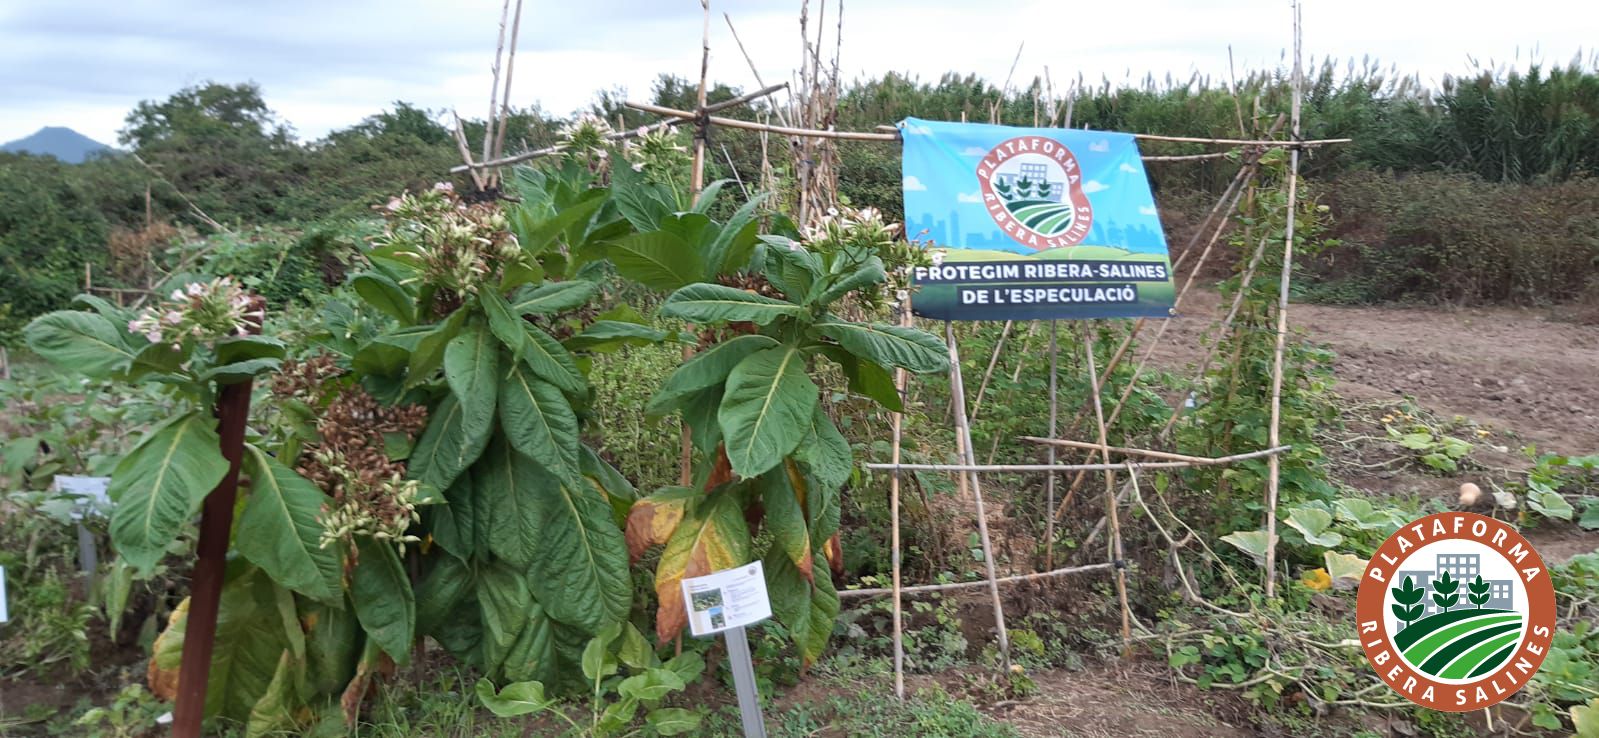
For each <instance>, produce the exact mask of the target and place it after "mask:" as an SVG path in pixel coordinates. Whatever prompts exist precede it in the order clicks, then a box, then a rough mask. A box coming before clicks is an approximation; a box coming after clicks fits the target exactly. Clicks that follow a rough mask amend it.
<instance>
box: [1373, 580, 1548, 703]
mask: <svg viewBox="0 0 1599 738" xmlns="http://www.w3.org/2000/svg"><path fill="white" fill-rule="evenodd" d="M1438 558H1439V561H1440V563H1439V566H1438V569H1437V571H1436V572H1428V571H1406V572H1400V573H1401V574H1402V575H1403V576H1404V579H1403V580H1402V581H1401V583H1400V586H1398V587H1394V588H1392V589H1391V590H1389V591H1390V594H1392V595H1393V598H1394V604H1393V605H1392V606H1391V607H1392V611H1393V615H1394V617H1396V618H1397V619H1398V621H1399V623H1400V624H1401V625H1400V628H1399V632H1398V633H1397V634H1395V635H1394V637H1393V640H1394V646H1395V647H1397V648H1398V650H1399V654H1400V656H1401V657H1402V658H1404V660H1405V661H1406V662H1407V663H1409V664H1410V665H1411V666H1412V667H1414V668H1415V669H1416V670H1417V671H1420V672H1422V673H1423V674H1426V675H1428V676H1432V677H1436V678H1439V679H1457V680H1458V679H1475V678H1478V677H1481V676H1484V675H1486V674H1490V673H1493V672H1494V671H1495V670H1497V669H1498V668H1499V667H1501V666H1503V665H1504V664H1505V663H1506V662H1508V661H1509V660H1510V658H1511V656H1512V655H1514V654H1515V652H1516V648H1517V647H1518V646H1520V645H1521V639H1522V634H1523V631H1524V626H1525V622H1526V617H1525V616H1524V615H1523V614H1522V613H1520V612H1517V611H1516V610H1515V609H1513V608H1514V607H1515V602H1514V594H1513V593H1512V589H1511V586H1510V582H1507V581H1499V580H1485V579H1483V578H1482V575H1481V574H1476V575H1475V577H1474V578H1472V579H1470V580H1463V579H1461V578H1457V577H1456V575H1455V573H1454V572H1455V571H1457V570H1462V569H1463V570H1466V571H1470V572H1472V573H1475V571H1476V570H1477V567H1476V562H1475V561H1474V559H1476V558H1477V557H1476V556H1475V555H1461V556H1440V557H1438ZM1418 579H1419V580H1421V582H1422V584H1421V585H1419V586H1418V585H1417V583H1416V581H1417V580H1418Z"/></svg>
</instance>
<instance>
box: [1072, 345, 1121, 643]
mask: <svg viewBox="0 0 1599 738" xmlns="http://www.w3.org/2000/svg"><path fill="white" fill-rule="evenodd" d="M1083 351H1084V357H1085V359H1086V360H1087V362H1088V377H1089V380H1090V383H1091V385H1092V386H1091V387H1089V391H1090V392H1091V393H1092V394H1093V398H1094V418H1095V420H1097V421H1098V425H1099V449H1100V455H1101V456H1102V457H1103V459H1104V462H1105V464H1106V465H1107V466H1108V465H1109V464H1110V445H1109V435H1110V434H1109V429H1107V428H1106V427H1105V408H1104V405H1103V404H1102V403H1101V402H1100V399H1099V391H1100V384H1099V372H1098V371H1096V370H1095V369H1094V341H1093V334H1092V330H1091V329H1089V328H1088V327H1086V326H1085V327H1084V328H1083ZM1117 507H1118V505H1117V503H1116V470H1115V469H1113V468H1111V469H1105V516H1106V517H1107V518H1109V519H1110V530H1111V532H1110V541H1109V543H1108V545H1107V551H1106V552H1107V553H1108V554H1109V558H1110V561H1111V563H1112V564H1113V565H1115V567H1116V599H1117V600H1118V601H1119V602H1120V603H1121V608H1122V652H1123V655H1126V653H1127V650H1128V649H1129V648H1131V643H1132V637H1133V625H1132V609H1131V608H1130V607H1129V606H1128V605H1127V569H1126V564H1125V563H1124V559H1123V553H1122V545H1121V520H1120V517H1119V516H1118V515H1117V514H1116V508H1117Z"/></svg>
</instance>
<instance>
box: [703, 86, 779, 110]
mask: <svg viewBox="0 0 1599 738" xmlns="http://www.w3.org/2000/svg"><path fill="white" fill-rule="evenodd" d="M786 89H788V83H787V82H779V83H778V84H775V85H772V86H770V87H762V88H761V89H759V90H756V91H754V92H751V93H748V94H745V95H739V96H738V97H735V98H732V99H730V100H723V101H721V102H719V103H711V104H710V105H706V106H705V112H707V113H718V112H721V111H723V110H726V109H728V108H736V107H738V106H740V105H743V104H744V103H747V102H750V101H751V100H759V99H761V98H763V97H766V96H767V95H770V94H772V93H775V92H782V91H783V90H786Z"/></svg>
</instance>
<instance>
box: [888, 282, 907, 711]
mask: <svg viewBox="0 0 1599 738" xmlns="http://www.w3.org/2000/svg"><path fill="white" fill-rule="evenodd" d="M899 324H900V325H901V326H903V327H909V326H910V325H911V310H910V298H909V297H906V298H905V299H903V300H901V301H900V309H899ZM908 376H909V375H908V373H907V372H906V371H905V370H904V369H899V368H896V369H895V370H894V392H895V394H897V395H898V396H899V401H900V404H901V406H903V405H904V402H905V382H906V379H907V377H908ZM889 422H890V423H891V424H892V426H893V434H894V450H893V452H892V454H891V458H892V459H893V460H894V463H895V464H898V463H899V462H900V440H901V433H902V431H903V430H904V423H905V415H904V413H903V412H895V413H894V414H893V415H891V416H890V420H889ZM899 476H900V473H899V471H898V470H896V471H895V472H894V475H893V476H892V477H890V478H889V480H888V520H889V523H888V526H889V544H888V545H889V551H890V552H891V553H890V554H889V556H890V564H891V567H892V569H893V590H894V696H895V697H898V698H899V699H900V700H902V701H903V700H904V699H905V621H904V617H905V616H904V609H903V604H902V602H901V598H900V575H901V567H902V564H901V562H900V551H899V548H900V546H899Z"/></svg>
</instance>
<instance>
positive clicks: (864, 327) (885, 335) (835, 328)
mask: <svg viewBox="0 0 1599 738" xmlns="http://www.w3.org/2000/svg"><path fill="white" fill-rule="evenodd" d="M816 328H817V329H818V330H820V331H821V332H822V333H823V334H826V335H827V336H829V337H831V338H832V339H833V340H835V341H838V343H839V345H841V346H843V347H844V348H846V349H848V350H849V351H850V353H853V354H856V355H858V356H863V357H865V358H867V359H870V360H872V361H875V362H877V363H879V364H883V365H885V366H897V367H903V368H905V369H908V370H910V371H913V372H916V373H917V374H930V373H933V372H941V371H947V370H948V369H949V349H948V347H946V346H945V345H944V344H943V342H941V341H939V340H938V338H936V337H934V336H933V334H931V333H928V332H927V331H923V330H918V329H916V328H906V327H902V326H897V325H888V324H887V323H850V322H847V321H842V320H837V319H833V320H828V321H825V322H822V323H817V324H816Z"/></svg>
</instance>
